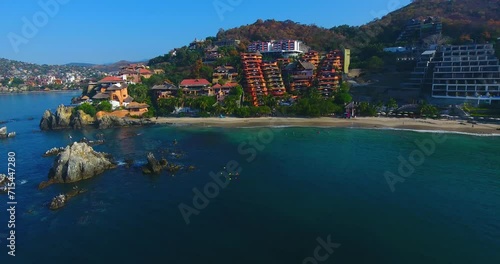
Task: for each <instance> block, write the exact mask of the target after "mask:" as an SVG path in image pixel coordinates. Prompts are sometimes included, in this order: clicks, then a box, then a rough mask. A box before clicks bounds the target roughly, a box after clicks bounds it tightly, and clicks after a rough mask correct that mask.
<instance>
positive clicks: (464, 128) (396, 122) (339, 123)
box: [155, 117, 500, 135]
mask: <svg viewBox="0 0 500 264" xmlns="http://www.w3.org/2000/svg"><path fill="white" fill-rule="evenodd" d="M155 121H156V122H157V123H158V124H172V125H173V124H180V125H193V126H202V127H233V128H237V127H242V128H244V127H272V126H289V127H353V128H367V129H408V130H431V131H450V132H461V133H471V134H496V135H500V130H499V129H500V125H499V124H481V123H478V124H475V125H474V126H473V125H472V124H469V123H466V122H464V121H457V120H432V119H425V120H424V119H411V118H385V117H360V118H354V119H340V118H333V117H321V118H280V117H262V118H233V117H226V118H215V117H213V118H190V117H183V118H159V119H158V120H155Z"/></svg>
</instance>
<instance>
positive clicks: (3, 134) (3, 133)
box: [0, 127, 16, 139]
mask: <svg viewBox="0 0 500 264" xmlns="http://www.w3.org/2000/svg"><path fill="white" fill-rule="evenodd" d="M15 136H16V132H10V133H8V131H7V127H2V128H0V139H3V138H13V137H15Z"/></svg>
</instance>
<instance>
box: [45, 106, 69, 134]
mask: <svg viewBox="0 0 500 264" xmlns="http://www.w3.org/2000/svg"><path fill="white" fill-rule="evenodd" d="M73 109H74V108H73V107H65V106H64V105H60V106H59V107H57V110H56V113H55V114H53V113H52V112H51V111H50V110H47V111H45V113H44V114H43V117H42V120H40V129H42V130H55V129H67V128H69V127H70V123H71V115H72V114H73Z"/></svg>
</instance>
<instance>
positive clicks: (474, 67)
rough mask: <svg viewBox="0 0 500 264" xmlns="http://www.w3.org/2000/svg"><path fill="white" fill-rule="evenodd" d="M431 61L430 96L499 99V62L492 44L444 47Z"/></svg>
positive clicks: (488, 101) (482, 99)
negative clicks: (432, 68) (432, 71)
mask: <svg viewBox="0 0 500 264" xmlns="http://www.w3.org/2000/svg"><path fill="white" fill-rule="evenodd" d="M431 63H433V64H434V65H435V67H434V76H433V84H432V97H434V98H445V99H463V100H477V101H478V102H482V103H489V104H491V103H492V102H493V103H498V102H500V65H499V61H498V58H497V57H496V56H495V51H494V49H493V45H492V44H474V45H463V46H443V47H440V48H438V50H437V51H436V53H435V56H434V58H433V61H432V62H431Z"/></svg>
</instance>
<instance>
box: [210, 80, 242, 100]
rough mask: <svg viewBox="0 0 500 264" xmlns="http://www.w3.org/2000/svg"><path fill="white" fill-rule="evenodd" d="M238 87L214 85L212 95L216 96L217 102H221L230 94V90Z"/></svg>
mask: <svg viewBox="0 0 500 264" xmlns="http://www.w3.org/2000/svg"><path fill="white" fill-rule="evenodd" d="M236 86H238V83H235V82H228V83H226V84H224V85H220V84H216V85H214V86H212V90H213V93H214V94H215V95H216V96H217V101H223V100H224V98H226V96H227V95H229V93H230V92H231V89H233V88H234V87H236Z"/></svg>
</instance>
